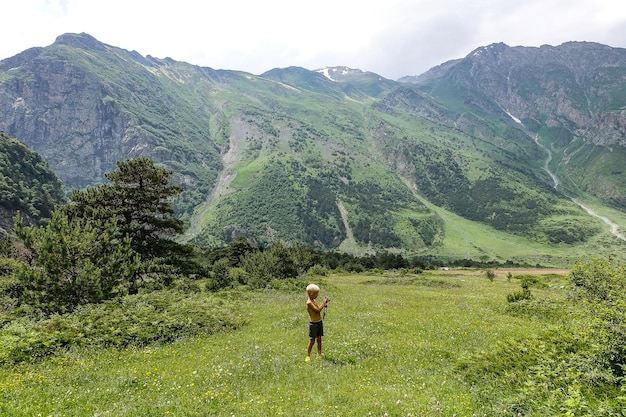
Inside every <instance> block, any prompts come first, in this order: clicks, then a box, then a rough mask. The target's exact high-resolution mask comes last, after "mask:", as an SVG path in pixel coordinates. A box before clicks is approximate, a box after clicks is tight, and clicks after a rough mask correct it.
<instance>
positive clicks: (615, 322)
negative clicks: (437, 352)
mask: <svg viewBox="0 0 626 417" xmlns="http://www.w3.org/2000/svg"><path fill="white" fill-rule="evenodd" d="M569 281H570V284H571V291H570V298H569V300H567V301H564V302H563V303H565V304H564V305H561V304H559V305H557V306H553V307H550V306H549V305H546V303H547V301H546V300H535V299H533V298H532V297H531V296H530V287H531V285H537V284H538V281H537V280H530V279H522V292H520V293H514V294H509V296H508V297H507V298H508V301H509V302H510V303H513V304H514V305H516V307H514V308H511V309H510V311H511V312H513V313H515V314H520V313H524V314H531V315H534V316H544V317H545V316H546V315H550V318H551V322H552V323H554V324H553V325H552V326H551V327H550V328H546V329H544V331H542V332H541V333H540V335H539V336H537V337H532V338H527V339H525V340H507V341H502V342H501V343H498V344H497V345H496V346H494V347H493V349H491V350H490V351H489V352H482V353H479V354H476V355H473V356H472V357H471V358H469V359H467V360H464V361H462V362H460V364H459V369H460V370H461V371H462V373H463V375H464V378H465V379H466V380H467V381H468V382H470V383H471V384H472V386H473V387H474V389H475V390H476V394H477V395H479V396H480V397H481V398H482V400H483V401H484V402H485V403H486V404H490V405H491V406H492V407H493V408H494V409H507V410H510V411H513V412H515V413H521V414H522V415H530V414H533V413H534V414H533V415H568V416H569V415H571V416H621V415H623V410H625V409H626V397H625V396H624V395H623V394H622V393H623V392H624V391H626V379H625V376H626V375H625V371H624V370H625V369H626V262H624V261H618V260H614V259H592V260H587V261H584V262H580V263H578V264H576V265H575V266H574V267H573V268H572V270H571V273H570V278H569ZM521 310H525V312H522V311H521ZM557 311H558V312H560V313H559V314H560V315H561V317H558V315H557V313H556V312H557Z"/></svg>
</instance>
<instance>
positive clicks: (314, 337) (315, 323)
mask: <svg viewBox="0 0 626 417" xmlns="http://www.w3.org/2000/svg"><path fill="white" fill-rule="evenodd" d="M306 292H307V294H308V295H309V298H308V300H307V301H306V310H307V311H308V312H309V346H308V347H307V350H306V359H305V361H306V362H310V361H311V350H312V349H313V345H314V344H315V342H317V357H318V358H319V357H321V356H322V336H324V323H323V322H322V314H321V313H322V310H323V309H324V307H326V305H327V304H328V303H329V302H330V298H328V297H324V300H323V301H322V304H320V305H318V304H317V302H316V301H315V299H316V298H317V296H318V295H319V293H320V287H318V286H317V285H315V284H309V285H308V286H307V287H306Z"/></svg>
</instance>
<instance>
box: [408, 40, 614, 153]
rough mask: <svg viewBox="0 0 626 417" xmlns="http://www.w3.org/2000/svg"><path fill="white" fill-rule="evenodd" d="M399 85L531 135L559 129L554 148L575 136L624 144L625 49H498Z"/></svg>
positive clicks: (482, 51)
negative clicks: (507, 121)
mask: <svg viewBox="0 0 626 417" xmlns="http://www.w3.org/2000/svg"><path fill="white" fill-rule="evenodd" d="M403 80H404V81H407V82H412V83H416V84H417V85H419V86H420V88H422V89H424V90H425V91H428V92H429V93H431V94H433V95H435V96H439V95H443V96H446V95H447V96H448V98H449V97H450V96H451V95H454V96H455V97H456V98H457V99H463V100H465V101H466V102H468V103H470V104H472V105H473V106H474V107H475V108H477V109H480V111H481V112H490V113H492V114H498V115H499V116H501V117H502V116H503V114H507V115H508V116H509V117H511V118H514V119H517V120H520V121H522V122H523V123H524V125H525V127H526V128H528V129H530V130H532V131H539V130H540V129H541V128H542V127H543V128H548V129H553V130H554V129H558V130H560V131H561V133H560V135H559V136H560V137H559V138H557V139H556V143H555V144H557V145H559V146H561V147H563V146H566V145H567V144H568V143H569V142H570V141H572V140H574V139H576V138H580V139H583V140H585V141H589V142H591V143H594V144H597V145H601V146H607V145H620V146H624V145H626V135H624V131H625V130H626V49H620V48H611V47H608V46H605V45H600V44H595V43H588V42H569V43H565V44H563V45H560V46H557V47H553V46H542V47H540V48H527V47H513V48H512V47H509V46H507V45H505V44H501V43H500V44H493V45H490V46H486V47H481V48H478V49H476V50H475V51H473V52H472V53H470V54H469V55H468V56H467V57H465V58H464V59H461V60H456V61H451V62H449V63H446V64H443V65H442V66H440V67H437V68H434V69H433V70H431V71H430V72H429V73H426V74H423V75H422V76H420V77H406V78H405V79H403ZM463 90H465V91H464V92H463Z"/></svg>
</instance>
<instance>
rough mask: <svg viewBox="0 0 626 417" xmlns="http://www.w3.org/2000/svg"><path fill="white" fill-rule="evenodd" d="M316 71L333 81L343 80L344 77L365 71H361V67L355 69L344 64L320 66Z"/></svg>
mask: <svg viewBox="0 0 626 417" xmlns="http://www.w3.org/2000/svg"><path fill="white" fill-rule="evenodd" d="M315 72H319V73H320V74H323V75H324V76H325V77H326V78H328V79H329V80H331V81H341V80H342V78H344V77H345V76H348V75H354V74H363V71H361V70H360V69H353V68H349V67H344V66H339V67H324V68H319V69H316V70H315Z"/></svg>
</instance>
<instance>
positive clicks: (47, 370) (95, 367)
mask: <svg viewBox="0 0 626 417" xmlns="http://www.w3.org/2000/svg"><path fill="white" fill-rule="evenodd" d="M495 272H496V278H495V280H494V281H493V282H492V281H489V280H488V279H487V278H486V277H485V273H484V271H432V272H425V273H423V274H419V275H415V276H401V275H397V274H395V275H392V274H380V275H365V274H361V275H331V276H328V277H324V278H323V279H320V280H319V281H318V282H317V283H318V284H319V285H320V286H321V297H323V296H324V295H329V296H330V297H331V298H332V302H331V303H330V305H329V307H328V309H327V314H326V317H325V321H324V326H325V336H324V346H323V347H324V356H323V358H321V359H317V358H315V357H313V360H312V361H311V362H308V363H306V362H305V361H304V358H305V353H306V345H307V342H308V336H307V323H308V317H307V315H306V311H305V301H306V293H305V291H304V286H305V285H306V284H307V283H308V282H307V283H303V288H302V290H301V291H295V290H289V291H274V290H273V291H266V292H243V293H242V296H241V303H243V305H244V309H245V311H246V312H247V313H246V314H247V315H248V320H249V322H248V324H247V325H246V326H244V327H243V328H241V329H239V330H236V331H232V332H224V333H218V334H214V335H212V336H207V337H202V338H196V339H185V340H181V341H178V342H176V343H173V344H169V345H164V346H152V347H146V348H142V349H130V350H113V349H111V350H102V351H85V350H79V351H71V352H66V353H63V354H62V355H58V356H55V357H51V358H48V359H44V360H41V361H39V362H37V363H32V364H23V365H19V366H14V367H5V368H0V415H2V416H16V417H17V416H116V417H121V416H281V415H282V416H321V415H325V416H384V415H388V416H453V415H456V416H459V417H460V416H473V415H478V416H483V415H487V416H494V415H498V416H501V415H507V414H506V412H504V411H503V410H493V409H490V408H489V407H488V406H485V405H483V404H480V403H479V402H478V397H477V396H476V394H475V392H473V390H472V389H471V388H470V387H469V386H468V385H466V384H465V383H464V382H463V381H462V379H461V378H460V376H459V374H458V371H457V365H458V362H459V360H461V359H462V358H466V357H468V356H470V355H472V354H473V353H476V352H479V351H485V350H489V349H490V346H493V344H494V343H496V342H499V341H506V340H509V339H510V340H513V339H514V338H517V337H522V336H525V335H531V334H533V333H534V332H536V331H538V330H539V329H540V328H541V327H542V323H541V319H540V318H520V317H514V316H511V315H508V314H507V313H506V306H507V300H506V295H507V294H509V293H511V292H514V291H518V290H519V289H520V286H519V280H517V279H515V276H516V275H517V274H528V273H535V274H540V273H547V272H546V271H511V273H512V274H513V276H514V279H512V280H510V281H509V280H508V279H507V278H506V275H507V273H508V272H509V271H507V270H496V271H495ZM549 272H550V273H555V272H556V273H557V274H558V275H550V277H551V278H550V279H549V282H550V284H549V285H547V286H545V287H544V288H541V289H537V290H533V294H534V295H535V296H536V297H538V298H540V297H550V298H554V297H561V296H563V293H564V291H565V289H563V288H562V285H563V284H564V283H565V277H566V271H549ZM509 415H510V414H509Z"/></svg>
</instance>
